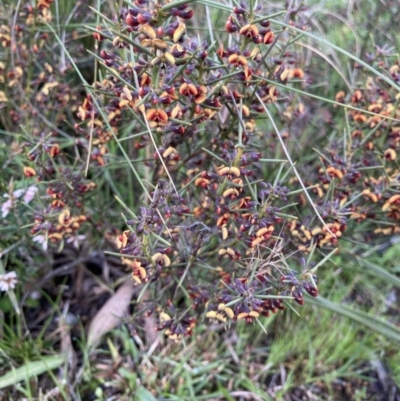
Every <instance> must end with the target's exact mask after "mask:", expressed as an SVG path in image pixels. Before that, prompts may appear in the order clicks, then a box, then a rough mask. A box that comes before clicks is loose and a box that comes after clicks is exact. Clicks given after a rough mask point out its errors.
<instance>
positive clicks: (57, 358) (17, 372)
mask: <svg viewBox="0 0 400 401" xmlns="http://www.w3.org/2000/svg"><path fill="white" fill-rule="evenodd" d="M65 359H66V356H65V355H51V356H43V357H42V359H41V360H40V361H29V362H27V363H25V364H24V365H23V366H20V367H19V368H17V369H12V370H11V371H9V372H8V373H6V374H5V375H4V376H1V377H0V389H2V388H5V387H8V386H13V385H15V384H17V383H19V382H21V381H23V380H29V379H30V378H31V377H35V376H39V375H41V374H42V373H45V372H47V371H49V370H53V369H56V368H58V367H59V366H61V365H62V364H63V363H64V362H65Z"/></svg>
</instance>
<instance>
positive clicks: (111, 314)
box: [88, 280, 138, 347]
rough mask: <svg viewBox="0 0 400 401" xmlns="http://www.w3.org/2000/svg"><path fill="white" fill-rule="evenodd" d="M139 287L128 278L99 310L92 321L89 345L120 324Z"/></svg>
mask: <svg viewBox="0 0 400 401" xmlns="http://www.w3.org/2000/svg"><path fill="white" fill-rule="evenodd" d="M137 288H138V287H136V286H135V284H134V282H133V280H127V281H126V282H125V283H124V284H122V285H121V287H119V288H118V290H117V291H116V292H115V294H114V295H113V296H112V297H111V298H110V299H109V300H108V301H107V302H106V303H105V304H104V305H103V307H102V308H101V309H100V310H99V311H98V312H97V314H96V316H95V317H94V318H93V320H92V322H91V323H90V327H89V334H88V347H92V346H93V345H94V344H95V343H97V342H98V341H99V340H100V339H101V337H102V336H103V335H104V334H106V333H107V332H109V331H110V330H112V329H114V328H115V327H117V326H118V324H119V323H120V321H121V318H122V317H123V316H124V315H126V312H127V310H128V306H129V304H130V302H131V298H132V295H133V294H134V293H135V292H136V291H137Z"/></svg>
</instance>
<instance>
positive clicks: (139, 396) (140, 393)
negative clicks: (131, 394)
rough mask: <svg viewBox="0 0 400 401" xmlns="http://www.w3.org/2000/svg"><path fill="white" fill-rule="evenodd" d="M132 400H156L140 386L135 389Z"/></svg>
mask: <svg viewBox="0 0 400 401" xmlns="http://www.w3.org/2000/svg"><path fill="white" fill-rule="evenodd" d="M134 401H157V398H156V397H154V395H153V394H151V393H150V391H149V390H146V389H145V388H144V387H143V386H141V387H139V388H138V389H137V390H136V393H135V398H134Z"/></svg>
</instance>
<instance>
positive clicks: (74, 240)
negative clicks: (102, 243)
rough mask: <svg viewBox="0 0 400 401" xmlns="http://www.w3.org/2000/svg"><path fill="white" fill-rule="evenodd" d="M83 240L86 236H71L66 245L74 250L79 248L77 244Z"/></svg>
mask: <svg viewBox="0 0 400 401" xmlns="http://www.w3.org/2000/svg"><path fill="white" fill-rule="evenodd" d="M84 239H86V235H71V236H70V237H69V238H68V239H67V243H68V244H72V245H73V246H74V248H79V242H82V241H83V240H84Z"/></svg>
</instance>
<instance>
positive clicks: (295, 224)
mask: <svg viewBox="0 0 400 401" xmlns="http://www.w3.org/2000/svg"><path fill="white" fill-rule="evenodd" d="M205 3H208V2H205ZM219 7H220V8H221V9H222V11H221V13H220V14H218V17H222V16H223V18H224V22H225V30H224V32H219V31H218V32H217V31H214V29H213V24H217V26H219V25H218V21H216V19H215V18H211V17H207V14H205V13H204V11H203V9H202V8H201V5H199V4H195V5H193V6H192V5H191V4H190V3H188V2H183V1H177V2H173V3H169V2H165V3H164V2H160V3H152V2H147V1H145V0H136V2H135V3H134V4H132V5H130V6H128V7H124V8H122V9H120V10H118V11H113V10H108V9H106V8H105V9H104V10H101V12H100V11H98V10H97V11H96V10H94V9H90V10H91V15H90V18H92V19H97V21H98V22H97V23H96V25H95V26H96V27H93V26H90V25H87V26H85V27H84V28H83V31H84V32H91V33H92V34H93V37H94V41H95V43H94V46H93V47H91V48H90V49H87V50H88V54H89V55H90V57H91V58H92V59H93V60H95V71H90V75H91V76H86V77H85V73H87V70H85V69H84V68H82V65H80V64H79V63H78V60H79V59H80V58H83V57H86V54H87V53H85V51H84V46H83V43H82V42H81V41H79V40H77V39H76V36H78V35H79V33H78V32H74V31H73V32H66V31H62V30H61V28H59V29H57V24H52V13H51V11H50V3H49V2H39V3H38V4H37V6H36V7H33V6H25V7H24V8H23V9H20V10H19V12H18V13H17V14H15V15H16V19H14V18H13V15H12V14H10V15H7V13H6V12H4V13H3V15H4V17H3V18H4V19H6V20H5V21H3V22H2V28H1V34H0V35H1V40H2V46H3V49H4V53H5V55H6V58H7V59H8V62H7V64H5V63H2V64H0V68H1V75H0V78H1V77H2V81H3V82H4V83H6V84H7V85H6V90H5V91H2V92H0V105H1V107H2V108H3V113H2V115H1V125H2V130H3V131H4V132H5V133H6V134H7V135H9V136H6V137H5V139H4V141H3V150H2V152H3V157H4V159H5V162H4V163H5V165H6V167H7V169H8V170H7V174H6V175H5V176H4V177H3V182H2V186H3V187H2V190H3V192H4V193H6V194H8V198H7V200H5V202H3V204H2V213H3V219H4V221H5V222H6V223H7V224H10V226H14V227H15V229H10V230H8V231H7V232H8V233H9V237H8V241H9V243H17V241H18V240H19V239H21V240H23V241H24V243H25V244H26V246H27V247H29V249H30V250H31V251H30V252H31V254H30V257H32V256H33V255H35V254H38V253H39V249H38V248H39V245H40V246H41V250H42V251H43V252H45V253H46V252H55V251H56V250H58V251H60V250H62V249H63V248H64V247H65V246H71V245H72V246H76V247H79V246H80V245H81V244H82V243H83V242H85V243H87V244H91V246H92V247H93V248H95V247H98V246H99V244H101V247H102V249H103V250H104V249H108V251H109V254H113V253H114V254H115V251H116V250H118V251H119V254H120V256H121V262H122V265H121V266H120V269H121V270H124V269H125V270H124V271H129V272H131V273H132V279H133V280H134V282H135V283H136V284H137V285H143V288H144V290H145V291H147V292H149V293H150V294H151V296H150V297H149V300H148V301H147V302H146V303H144V304H143V305H142V306H141V307H140V310H141V312H146V313H147V314H151V313H156V316H157V317H158V320H159V323H158V329H159V330H165V333H166V334H167V335H168V336H169V337H170V338H171V339H180V338H182V337H184V336H186V335H189V334H191V333H192V331H193V328H194V327H195V325H196V321H197V320H198V319H199V317H206V318H209V319H210V320H212V321H219V322H222V323H223V324H226V325H229V324H230V323H231V322H232V321H236V320H241V319H243V320H245V321H247V322H249V323H251V322H254V321H258V322H259V320H258V317H259V316H261V315H263V316H268V315H269V314H270V313H271V312H273V313H275V312H276V311H278V310H280V309H283V308H284V307H285V305H289V306H290V305H291V302H292V300H293V301H295V302H297V303H298V304H300V305H302V304H303V303H304V299H303V291H305V292H307V293H309V294H310V295H312V296H317V294H318V290H317V277H316V271H317V269H318V268H319V267H320V266H321V264H322V263H323V262H325V261H326V260H327V259H328V258H329V257H330V256H332V255H333V254H334V253H335V252H337V251H338V249H339V250H340V247H341V244H342V243H344V242H345V241H348V242H350V243H352V244H355V245H356V246H362V245H363V244H365V243H367V244H371V245H372V244H376V243H379V242H380V241H381V238H382V236H385V235H393V234H394V233H398V232H399V220H400V195H399V194H398V190H397V188H398V186H399V174H400V173H399V167H398V165H399V158H398V148H399V143H400V140H399V138H400V134H399V133H400V128H399V121H400V120H399V118H400V113H399V109H398V100H399V95H398V90H399V89H400V88H399V86H398V85H400V72H399V71H400V67H399V64H398V62H397V61H393V62H390V61H391V54H388V51H387V50H385V49H384V48H383V49H380V48H376V49H375V51H374V53H370V54H367V60H366V61H365V62H364V61H362V60H361V59H357V65H355V66H354V67H355V68H356V69H355V71H356V72H357V71H362V77H360V79H359V80H358V81H354V83H352V85H350V87H349V88H348V90H347V92H345V91H344V90H342V88H341V87H340V88H338V90H337V91H336V92H337V94H336V97H335V99H330V98H329V97H325V98H324V97H323V96H322V94H321V93H320V92H318V91H315V90H314V87H315V86H316V85H317V84H318V82H319V81H320V80H321V79H322V74H321V72H320V71H319V70H318V67H316V66H315V65H312V64H310V63H308V61H307V58H306V56H305V54H304V52H303V48H302V47H301V46H300V45H299V44H298V43H299V41H300V39H301V37H303V36H307V37H309V38H311V39H312V40H317V39H318V38H316V37H315V36H314V35H313V34H311V33H310V32H309V26H308V25H307V15H308V14H307V13H308V10H307V9H302V8H299V9H296V10H292V11H291V13H290V14H286V13H285V15H287V17H286V18H285V20H284V22H282V21H281V20H278V19H276V18H278V17H279V16H280V15H281V14H284V13H282V12H279V11H278V12H277V11H276V10H274V9H273V6H270V5H263V6H262V7H261V6H259V7H256V8H255V9H253V8H252V2H250V3H249V4H246V3H240V4H238V5H236V6H235V7H233V9H230V8H229V7H227V6H224V5H222V4H221V5H220V6H219ZM71 13H72V14H71V15H73V16H74V18H77V19H82V18H84V16H85V15H86V9H85V8H84V7H83V6H81V5H78V6H76V7H75V8H74V9H73V10H72V11H71ZM205 15H206V16H205ZM192 21H195V24H193V22H192ZM202 25H203V26H207V27H208V29H205V30H200V29H199V27H201V26H202ZM199 32H200V33H199ZM53 38H56V40H57V41H58V46H54V42H53ZM342 53H343V52H342ZM389 53H390V52H389ZM350 56H351V55H350ZM351 57H352V59H353V60H354V59H355V57H354V56H351ZM378 68H379V69H380V70H381V71H382V72H378V70H377V69H378ZM86 75H88V74H86ZM77 79H80V84H79V85H76V83H75V80H77ZM89 81H90V82H92V81H93V84H90V85H89V84H88V82H89ZM9 155H13V156H15V158H14V159H11V157H10V156H9ZM8 157H10V158H9V159H8V160H7V158H8ZM295 162H296V163H295ZM17 171H18V173H16V172H17ZM14 177H15V178H18V179H17V180H13V178H14ZM109 193H113V194H114V195H116V196H117V198H116V199H117V201H118V203H117V204H115V203H114V204H113V205H112V208H111V210H104V208H109V205H105V204H101V203H99V202H100V200H101V197H103V199H109ZM117 205H118V206H117ZM120 206H121V207H122V209H123V210H124V214H123V221H121V222H120V218H119V217H118V215H117V211H118V208H119V207H120ZM12 211H14V213H11V212H12ZM123 223H125V224H126V226H125V228H126V229H125V228H122V224H123ZM23 228H26V229H29V232H28V231H27V230H24V229H23ZM28 238H29V239H28ZM34 244H36V245H34ZM48 244H49V245H51V247H50V248H49V249H48ZM69 244H70V245H69ZM20 256H21V254H20ZM23 257H24V258H26V259H29V258H28V257H27V256H26V254H25V256H23ZM21 274H22V276H24V275H25V279H28V275H29V273H27V272H23V273H21ZM32 274H34V273H32ZM35 274H36V273H35Z"/></svg>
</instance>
